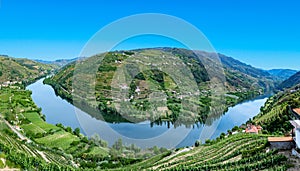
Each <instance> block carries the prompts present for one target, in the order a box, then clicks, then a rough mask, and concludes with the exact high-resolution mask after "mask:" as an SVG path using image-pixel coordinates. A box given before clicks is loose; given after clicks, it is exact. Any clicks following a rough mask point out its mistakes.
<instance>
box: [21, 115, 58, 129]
mask: <svg viewBox="0 0 300 171" xmlns="http://www.w3.org/2000/svg"><path fill="white" fill-rule="evenodd" d="M23 115H24V117H26V118H27V119H28V120H29V121H31V122H32V124H30V125H34V126H36V127H39V128H40V129H42V130H44V131H45V132H48V131H49V130H51V129H52V130H58V129H59V128H58V127H56V126H55V125H52V124H48V123H46V122H45V121H44V120H42V119H41V117H40V115H39V113H37V112H26V113H23Z"/></svg>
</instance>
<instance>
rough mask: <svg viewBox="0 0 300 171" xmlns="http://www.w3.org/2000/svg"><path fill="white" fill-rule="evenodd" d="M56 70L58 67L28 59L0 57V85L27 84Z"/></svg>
mask: <svg viewBox="0 0 300 171" xmlns="http://www.w3.org/2000/svg"><path fill="white" fill-rule="evenodd" d="M54 68H56V67H55V66H52V65H46V64H41V63H38V62H35V61H32V60H28V59H22V58H12V57H8V56H0V84H4V83H5V84H11V83H16V82H23V83H25V84H27V83H30V82H32V81H34V80H35V79H37V78H39V77H42V76H45V75H47V74H48V73H49V72H50V71H51V70H52V69H54Z"/></svg>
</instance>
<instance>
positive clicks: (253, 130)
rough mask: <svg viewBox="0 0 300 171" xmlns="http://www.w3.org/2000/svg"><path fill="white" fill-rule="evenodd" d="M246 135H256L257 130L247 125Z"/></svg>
mask: <svg viewBox="0 0 300 171" xmlns="http://www.w3.org/2000/svg"><path fill="white" fill-rule="evenodd" d="M246 133H256V134H258V129H257V128H256V126H254V125H249V126H248V127H247V128H246Z"/></svg>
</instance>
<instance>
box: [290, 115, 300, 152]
mask: <svg viewBox="0 0 300 171" xmlns="http://www.w3.org/2000/svg"><path fill="white" fill-rule="evenodd" d="M290 123H291V124H292V125H293V126H294V127H295V137H294V141H295V143H296V146H297V148H300V120H291V121H290Z"/></svg>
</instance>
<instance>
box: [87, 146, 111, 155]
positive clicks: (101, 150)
mask: <svg viewBox="0 0 300 171" xmlns="http://www.w3.org/2000/svg"><path fill="white" fill-rule="evenodd" d="M88 154H92V155H101V156H108V154H109V151H108V149H105V148H102V147H93V148H92V149H91V151H90V152H89V153H88Z"/></svg>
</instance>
